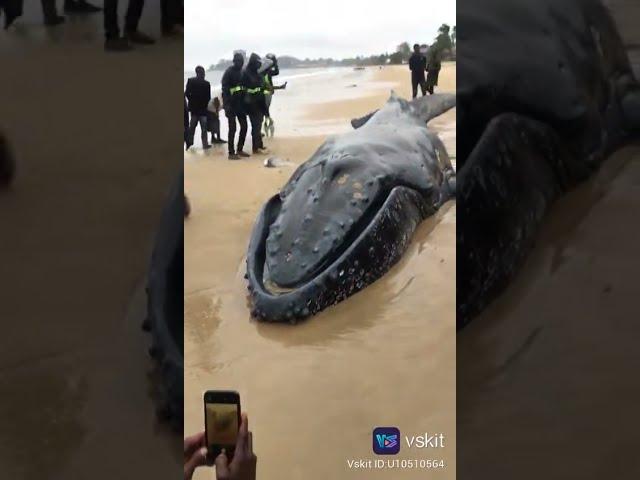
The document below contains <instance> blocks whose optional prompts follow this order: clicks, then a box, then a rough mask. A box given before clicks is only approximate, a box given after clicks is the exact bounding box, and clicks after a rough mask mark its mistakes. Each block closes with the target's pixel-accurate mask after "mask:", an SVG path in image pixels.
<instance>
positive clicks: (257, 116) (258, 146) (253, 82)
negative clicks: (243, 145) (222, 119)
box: [242, 53, 265, 153]
mask: <svg viewBox="0 0 640 480" xmlns="http://www.w3.org/2000/svg"><path fill="white" fill-rule="evenodd" d="M260 65H261V62H260V56H259V55H257V54H256V53H252V54H251V56H250V57H249V63H247V68H246V69H245V70H244V72H242V86H243V87H244V88H245V97H244V101H245V105H246V107H247V114H248V115H249V120H250V121H251V143H252V147H253V153H261V151H262V150H265V148H264V145H263V144H262V132H261V129H262V118H263V117H264V112H265V103H264V90H263V79H262V77H261V76H260V74H259V73H258V69H259V68H260Z"/></svg>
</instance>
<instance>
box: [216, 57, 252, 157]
mask: <svg viewBox="0 0 640 480" xmlns="http://www.w3.org/2000/svg"><path fill="white" fill-rule="evenodd" d="M243 63H244V58H243V56H242V54H241V53H236V54H234V55H233V65H231V66H230V67H229V68H227V70H225V72H224V75H223V76H222V105H223V107H224V113H225V115H226V117H227V120H228V121H229V138H228V140H229V141H228V143H227V145H228V148H229V160H238V159H239V158H240V157H249V156H250V155H249V154H248V153H245V152H244V151H243V150H242V149H243V148H244V141H245V138H246V137H247V115H246V113H245V106H244V93H245V92H244V87H243V86H242V64H243ZM236 119H237V120H238V123H239V124H240V135H238V148H237V149H234V145H235V136H236Z"/></svg>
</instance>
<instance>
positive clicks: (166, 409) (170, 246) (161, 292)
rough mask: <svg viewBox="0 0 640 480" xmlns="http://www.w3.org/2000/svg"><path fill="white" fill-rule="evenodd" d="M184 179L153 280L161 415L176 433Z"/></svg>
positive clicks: (168, 216)
mask: <svg viewBox="0 0 640 480" xmlns="http://www.w3.org/2000/svg"><path fill="white" fill-rule="evenodd" d="M183 185H184V175H180V176H179V178H177V179H176V181H175V183H174V184H173V186H172V188H171V190H170V191H169V195H168V198H167V201H166V205H165V207H164V209H163V211H162V216H161V218H160V224H159V226H158V231H157V232H156V238H155V242H154V245H153V252H152V254H151V260H150V262H149V271H148V277H147V289H146V290H147V318H146V319H145V321H144V323H143V324H142V328H143V329H144V330H145V331H147V332H149V333H150V335H151V346H150V348H149V354H150V355H151V357H153V358H154V359H155V361H156V365H157V374H156V375H154V377H155V378H156V379H157V384H156V385H155V386H156V393H157V395H155V397H156V402H157V409H156V412H157V414H158V416H159V417H160V418H161V419H164V420H167V421H168V422H169V423H170V425H171V426H172V427H173V428H174V430H175V431H180V432H182V428H183V423H184V422H183V420H184V416H183V415H184V390H183V384H184V348H183V347H184V341H183V333H184V309H183V304H184V298H183V291H184V288H183V285H184V217H185V216H186V214H187V204H186V199H187V197H186V196H185V194H184V186H183Z"/></svg>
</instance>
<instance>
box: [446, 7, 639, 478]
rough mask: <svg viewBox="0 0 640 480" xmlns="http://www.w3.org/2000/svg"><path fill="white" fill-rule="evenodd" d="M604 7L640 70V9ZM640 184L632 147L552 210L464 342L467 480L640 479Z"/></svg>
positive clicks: (463, 468)
mask: <svg viewBox="0 0 640 480" xmlns="http://www.w3.org/2000/svg"><path fill="white" fill-rule="evenodd" d="M606 3H607V4H609V5H610V6H611V7H612V8H613V14H614V18H615V19H616V21H617V22H618V26H619V28H620V33H621V35H622V38H623V41H624V44H625V46H626V47H627V51H628V53H629V57H630V59H631V62H632V65H633V66H634V69H635V71H636V73H640V60H639V58H640V57H639V55H638V45H639V41H640V34H639V32H638V29H637V26H636V22H634V19H636V18H637V16H636V14H640V6H639V5H638V4H637V3H636V2H632V1H630V0H608V1H607V2H606ZM639 185H640V145H638V144H637V143H636V144H631V145H627V146H625V147H624V148H622V149H620V150H619V151H617V152H615V153H614V154H613V155H611V156H610V157H609V158H608V159H606V160H605V162H604V163H603V165H602V166H601V168H600V170H599V171H598V172H596V173H595V174H594V175H593V177H592V178H590V179H589V180H588V181H587V182H585V183H583V184H581V185H580V186H578V188H576V189H574V190H573V191H571V192H569V193H568V194H567V195H565V196H564V197H563V198H561V199H560V200H559V201H558V202H556V204H555V205H554V207H553V209H552V211H551V212H550V214H549V216H548V218H547V219H545V221H544V224H543V227H542V229H541V232H540V235H539V237H538V239H537V241H536V246H535V248H534V249H533V251H532V252H531V255H530V256H529V257H528V258H527V261H526V263H525V265H524V266H523V268H522V269H521V271H520V272H519V273H518V275H517V276H516V278H515V279H514V281H513V282H512V283H511V285H510V286H509V287H508V288H507V289H506V291H505V292H504V293H503V294H502V295H501V296H500V297H499V298H498V299H497V300H496V301H494V302H493V303H492V304H491V305H490V306H489V308H487V309H486V311H484V312H483V313H482V315H480V316H479V317H478V318H476V319H474V320H473V322H472V323H471V324H470V325H469V326H468V327H466V328H465V329H464V330H463V331H462V332H460V333H459V334H458V346H457V350H458V369H457V375H458V411H459V412H460V413H459V415H458V434H459V438H460V444H461V445H464V448H461V449H460V450H459V451H458V466H459V472H460V475H461V476H462V477H464V478H466V477H476V478H480V477H486V476H489V475H491V476H493V477H495V478H520V479H539V478H548V477H549V475H550V470H549V468H550V467H551V468H553V478H585V479H586V478H604V477H607V478H635V477H637V476H638V472H640V459H639V458H638V456H637V455H635V454H634V452H635V450H636V449H637V445H638V444H639V443H640V435H639V434H638V429H637V428H636V422H634V421H633V420H632V419H634V418H636V416H637V408H638V402H639V401H640V386H638V382H637V381H636V378H637V365H638V364H639V363H640V353H639V350H638V347H637V343H638V342H637V339H638V336H639V335H640V327H639V324H638V315H637V312H638V305H637V302H638V300H637V295H638V272H639V271H640V256H638V240H637V239H638V222H637V208H638V204H639V203H640V189H639V188H638V186H639ZM487 432H490V434H491V439H492V440H491V441H490V442H488V441H486V440H487ZM596 439H597V440H596ZM505 452H508V455H506V454H505ZM557 458H561V459H562V461H555V460H554V461H552V462H549V463H548V462H545V461H541V459H557ZM487 459H499V460H500V461H499V462H495V461H492V462H487V461H486V460H487Z"/></svg>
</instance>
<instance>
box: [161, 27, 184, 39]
mask: <svg viewBox="0 0 640 480" xmlns="http://www.w3.org/2000/svg"><path fill="white" fill-rule="evenodd" d="M183 35H184V31H183V30H182V27H181V26H180V25H172V26H171V27H163V28H162V36H163V37H169V38H171V37H173V38H177V37H182V36H183Z"/></svg>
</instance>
